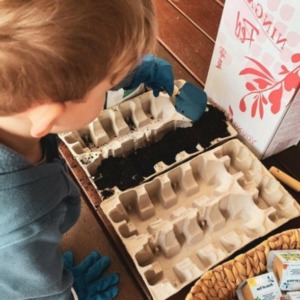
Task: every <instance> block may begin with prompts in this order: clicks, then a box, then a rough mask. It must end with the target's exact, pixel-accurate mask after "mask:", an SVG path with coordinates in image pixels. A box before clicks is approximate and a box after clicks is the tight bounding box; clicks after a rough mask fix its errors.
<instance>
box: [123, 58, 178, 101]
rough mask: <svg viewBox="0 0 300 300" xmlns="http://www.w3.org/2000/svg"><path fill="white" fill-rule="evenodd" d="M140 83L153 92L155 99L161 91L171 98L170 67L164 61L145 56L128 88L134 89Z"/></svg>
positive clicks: (172, 82) (171, 73) (171, 81)
mask: <svg viewBox="0 0 300 300" xmlns="http://www.w3.org/2000/svg"><path fill="white" fill-rule="evenodd" d="M142 83H144V84H145V85H146V86H147V87H149V88H151V89H152V90H153V95H154V96H155V97H157V96H158V95H159V92H160V91H162V90H164V91H166V92H167V93H168V94H169V95H170V96H172V94H173V89H174V75H173V70H172V66H171V65H170V64H169V63H168V62H167V61H166V60H164V59H161V58H157V57H154V56H153V55H151V54H149V55H146V56H145V57H144V59H143V61H142V62H141V64H140V65H139V66H138V67H137V69H136V72H135V74H134V77H133V80H132V83H131V85H130V87H129V88H136V87H138V86H139V85H140V84H142Z"/></svg>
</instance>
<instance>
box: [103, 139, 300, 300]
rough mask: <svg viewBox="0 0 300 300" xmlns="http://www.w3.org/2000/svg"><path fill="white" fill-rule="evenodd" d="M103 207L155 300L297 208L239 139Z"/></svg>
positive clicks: (299, 209) (292, 214)
mask: <svg viewBox="0 0 300 300" xmlns="http://www.w3.org/2000/svg"><path fill="white" fill-rule="evenodd" d="M100 206H101V209H102V210H103V212H104V213H105V215H106V216H107V218H108V219H109V220H110V222H111V224H112V226H113V227H114V229H115V231H116V233H117V234H118V236H119V237H120V239H121V240H122V242H123V243H124V245H125V247H126V249H127V251H128V253H129V254H130V256H131V258H132V260H133V261H134V264H135V266H136V268H137V269H138V271H139V273H140V274H141V276H142V278H143V280H144V282H145V284H146V286H147V287H148V289H149V291H150V293H151V295H152V297H153V299H157V300H162V299H166V298H168V297H170V296H171V295H173V294H175V293H176V292H178V291H179V290H180V289H181V288H182V287H184V286H185V285H187V284H188V283H191V282H192V281H194V280H195V279H197V278H199V277H200V276H201V275H202V274H204V273H205V272H206V271H207V270H208V269H210V268H211V267H213V266H214V265H216V264H218V263H219V262H221V261H222V260H223V259H225V258H227V257H228V256H230V254H232V253H233V252H235V251H236V250H238V249H240V248H241V247H243V246H245V245H246V244H248V243H249V242H250V241H253V240H254V239H256V238H258V237H261V236H264V235H265V234H267V233H269V232H271V231H272V230H274V229H275V228H277V227H279V226H280V225H282V224H283V223H285V222H287V221H288V220H289V219H292V218H294V217H297V216H299V215H300V207H299V205H298V204H297V202H296V201H295V200H294V198H293V197H292V196H291V195H290V194H289V193H288V192H287V191H286V190H285V189H284V188H283V187H282V185H281V184H280V183H279V182H278V181H277V180H276V179H275V178H274V177H273V176H272V175H271V174H270V173H269V172H268V170H267V169H266V168H265V167H264V166H263V165H262V164H261V162H260V161H259V160H258V159H257V158H256V157H255V156H254V155H253V154H252V153H251V152H250V150H249V149H248V148H247V147H246V146H245V145H244V144H242V143H241V142H240V141H239V140H237V139H232V140H230V141H228V142H226V143H224V144H222V145H220V146H218V147H216V148H214V149H212V150H209V151H207V152H204V153H201V154H199V155H198V156H195V157H193V158H192V159H190V160H189V161H187V162H184V163H182V164H180V165H178V166H176V167H174V168H173V169H171V170H169V171H167V172H165V173H163V174H160V175H158V176H157V177H156V178H154V179H153V180H151V181H149V182H146V183H144V184H141V185H139V186H138V187H135V188H133V189H129V190H127V191H124V192H121V193H120V194H117V195H115V196H113V197H111V198H109V199H108V200H106V201H103V202H101V204H100Z"/></svg>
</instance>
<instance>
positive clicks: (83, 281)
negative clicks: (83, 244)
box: [63, 251, 119, 300]
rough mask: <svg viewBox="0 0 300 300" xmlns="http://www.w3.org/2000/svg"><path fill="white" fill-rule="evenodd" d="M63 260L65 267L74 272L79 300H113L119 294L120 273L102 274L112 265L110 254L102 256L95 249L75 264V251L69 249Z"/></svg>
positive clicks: (75, 287)
mask: <svg viewBox="0 0 300 300" xmlns="http://www.w3.org/2000/svg"><path fill="white" fill-rule="evenodd" d="M63 260H64V267H65V268H66V269H67V270H69V271H70V272H71V273H72V274H73V277H74V283H73V288H74V289H75V291H76V293H77V295H78V298H79V300H111V299H114V298H115V297H116V296H117V294H118V292H119V289H118V287H117V283H118V282H119V275H118V274H116V273H113V274H107V275H103V276H102V273H103V272H104V271H105V270H106V269H107V268H108V266H109V265H110V258H109V257H108V256H101V255H100V254H99V253H98V252H95V251H94V252H91V253H90V254H89V255H88V256H87V257H86V258H85V259H84V260H83V261H82V262H81V263H80V264H78V265H77V266H74V256H73V253H72V252H71V251H68V252H66V253H64V255H63Z"/></svg>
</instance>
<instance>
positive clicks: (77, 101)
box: [0, 0, 173, 300]
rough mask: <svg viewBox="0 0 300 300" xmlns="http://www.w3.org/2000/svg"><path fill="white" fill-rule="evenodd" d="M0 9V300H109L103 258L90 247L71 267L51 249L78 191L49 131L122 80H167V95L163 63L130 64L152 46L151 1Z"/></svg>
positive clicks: (155, 83) (85, 118) (93, 0)
mask: <svg viewBox="0 0 300 300" xmlns="http://www.w3.org/2000/svg"><path fill="white" fill-rule="evenodd" d="M0 15H1V18H0V205H1V206H0V207H1V210H0V298H1V299H5V300H9V299H17V300H20V299H77V298H76V297H77V296H78V298H79V299H80V300H81V299H91V300H92V299H94V300H97V299H98V300H99V299H102V300H103V299H113V298H114V297H115V296H116V295H117V293H118V288H117V286H116V285H117V283H118V280H119V278H118V275H117V274H110V275H106V276H103V277H101V275H102V272H103V271H104V270H105V269H106V268H107V267H108V265H109V258H108V257H101V256H100V255H99V254H98V253H96V252H94V253H92V254H91V255H89V256H88V257H87V258H86V259H85V260H84V261H83V262H82V263H81V264H80V265H78V266H73V257H72V254H71V253H66V254H65V256H64V257H63V256H62V255H61V253H60V251H59V243H60V240H61V237H62V235H63V234H64V233H65V232H66V231H67V230H69V229H70V227H72V226H73V225H74V223H75V222H76V220H77V218H78V216H79V213H80V193H79V190H78V188H77V186H76V185H75V183H74V182H72V181H71V180H70V179H69V177H68V173H67V169H66V166H65V164H64V162H63V161H62V160H61V159H60V157H59V155H58V151H57V142H56V136H55V134H57V133H60V132H64V131H72V130H77V129H79V128H81V127H83V126H85V125H86V124H87V123H89V122H91V121H92V120H93V119H94V118H96V117H97V115H98V114H99V112H100V110H101V109H102V107H103V104H104V98H105V94H106V92H107V91H108V90H109V89H112V88H113V87H114V86H116V85H117V86H118V87H119V86H120V85H119V83H120V82H123V84H125V85H128V86H130V87H134V86H136V85H138V84H140V83H141V82H142V81H143V82H146V84H148V85H149V86H150V87H151V86H152V87H154V88H155V90H156V91H157V89H160V86H161V81H164V80H166V82H167V83H166V85H165V89H166V90H167V91H168V93H169V94H172V91H173V86H172V85H173V80H172V79H173V77H172V71H171V69H170V66H169V65H168V64H166V63H165V62H164V61H162V60H158V61H155V59H153V57H152V65H151V66H155V68H149V65H148V62H147V61H146V63H144V62H143V63H142V64H141V65H140V68H137V69H135V68H136V67H137V66H138V64H139V63H140V61H141V60H142V58H143V57H144V55H145V54H147V53H151V52H152V51H153V49H154V47H155V41H156V22H155V14H154V10H153V5H152V3H151V0H139V1H137V0H108V1H107V0H61V1H58V0H26V1H25V0H23V1H22V0H21V1H20V0H2V1H0ZM150 58H151V57H150ZM148 59H149V57H147V60H148ZM160 67H162V68H161V69H160ZM132 70H135V71H136V72H132ZM129 73H130V74H131V76H130V78H131V79H130V80H129V81H128V79H126V80H125V81H123V79H124V77H126V75H127V74H129ZM136 75H139V76H136ZM72 287H73V289H72ZM74 290H75V291H74ZM76 294H77V296H76Z"/></svg>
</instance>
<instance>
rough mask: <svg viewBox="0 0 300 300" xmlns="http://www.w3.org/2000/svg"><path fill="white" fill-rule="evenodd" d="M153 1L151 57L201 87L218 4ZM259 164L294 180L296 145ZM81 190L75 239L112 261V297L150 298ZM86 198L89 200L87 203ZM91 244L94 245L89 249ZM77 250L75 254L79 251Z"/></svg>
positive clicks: (91, 195)
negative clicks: (115, 287)
mask: <svg viewBox="0 0 300 300" xmlns="http://www.w3.org/2000/svg"><path fill="white" fill-rule="evenodd" d="M154 3H155V5H156V8H157V12H158V20H159V45H158V51H157V55H158V56H159V57H162V58H165V59H167V60H168V61H169V62H171V64H172V65H173V68H174V74H175V78H176V79H184V80H186V81H190V82H193V83H194V84H196V85H198V86H200V87H203V86H204V85H205V80H206V76H207V72H208V68H209V63H210V59H211V55H212V51H213V47H214V42H215V38H216V35H217V30H218V26H219V22H220V18H221V15H222V10H223V4H224V0H201V1H200V0H154ZM60 148H61V152H62V153H63V155H64V156H65V157H67V158H68V159H67V160H68V163H69V167H70V170H71V171H72V172H75V173H76V174H77V175H76V177H77V178H78V182H79V184H81V183H82V182H84V180H83V179H82V178H80V176H85V174H84V173H83V174H82V175H78V170H79V169H78V168H79V167H78V164H77V163H76V161H75V160H73V159H72V157H71V156H70V153H69V151H68V149H67V148H66V147H65V146H64V145H61V147H60ZM263 163H264V164H265V166H266V167H270V166H271V165H274V166H277V167H279V168H280V169H282V170H283V171H285V172H287V173H289V174H290V175H293V176H294V177H295V178H296V179H298V180H300V144H299V145H298V146H294V147H291V148H290V149H287V150H286V151H284V152H282V153H281V154H279V155H276V156H274V157H271V158H268V159H266V160H265V161H263ZM79 173H80V171H79ZM286 189H287V190H288V191H289V192H290V193H291V194H292V195H293V196H294V197H295V199H297V201H298V202H299V203H300V194H299V193H296V192H294V191H292V190H291V189H289V188H288V187H286ZM83 190H84V193H83V199H84V203H83V204H84V207H83V214H86V215H87V217H86V219H84V220H83V221H81V223H80V224H79V225H78V227H77V228H80V231H82V230H83V228H84V230H85V231H86V232H84V234H83V237H82V240H81V241H83V243H86V242H87V241H86V240H85V239H87V238H88V239H94V240H89V241H88V242H90V243H91V247H94V248H95V247H96V248H97V247H98V248H101V249H100V250H99V251H100V252H102V253H103V252H104V253H105V254H107V255H109V256H110V257H111V258H112V266H111V269H113V270H114V269H115V270H117V271H118V272H119V273H120V276H121V282H120V285H119V287H120V293H119V296H118V298H117V299H121V300H127V299H128V300H129V299H130V300H140V299H151V297H150V294H149V292H148V291H147V289H146V287H145V284H144V283H143V281H142V279H141V277H140V275H139V274H138V273H137V271H136V270H135V268H133V263H130V260H131V259H130V257H129V255H128V254H127V252H126V251H125V249H124V246H123V245H122V243H121V241H120V240H119V239H118V237H117V235H116V234H115V233H114V229H113V228H112V226H111V224H110V223H109V221H108V220H107V219H106V217H105V216H104V215H103V213H102V212H101V211H100V210H97V208H98V206H99V203H100V201H101V200H100V199H99V196H98V195H96V194H95V192H94V191H93V189H92V188H91V187H89V186H85V187H84V189H83ZM90 199H93V202H92V203H91V201H90ZM90 213H91V214H92V215H93V216H94V218H95V220H96V223H97V224H96V225H95V224H94V223H91V225H90V224H89V225H88V226H87V225H86V222H89V221H90V219H91V218H92V216H90V215H89V214H90ZM93 222H95V221H93ZM89 226H90V227H89ZM87 227H88V228H87ZM299 227H300V218H297V219H293V220H291V221H289V222H288V223H286V224H285V225H283V226H281V227H280V228H278V229H276V230H275V231H273V232H271V233H270V234H268V235H267V236H264V237H263V238H260V239H257V240H255V241H254V242H252V243H251V244H249V245H247V246H246V247H244V248H243V249H241V250H240V251H238V252H236V253H234V254H233V255H232V256H231V257H229V258H228V260H229V259H231V258H233V257H234V256H236V255H237V254H240V253H243V252H245V251H247V250H248V249H251V248H253V247H254V246H255V245H257V244H259V243H260V242H261V241H262V240H264V239H266V238H267V237H268V236H270V235H273V234H275V233H277V232H281V231H283V230H286V229H291V228H299ZM76 234H77V235H78V233H77V232H76V229H75V234H74V235H75V236H76ZM81 234H82V233H81ZM95 240H97V241H95ZM96 242H97V243H98V244H96V246H95V243H96ZM77 243H78V238H77ZM71 244H72V242H71ZM72 247H74V249H73V250H74V252H75V253H76V246H74V245H73V246H72V245H71V248H72ZM77 248H78V245H77ZM78 251H79V250H77V253H79V252H78ZM111 269H110V270H111ZM193 284H194V283H192V284H190V285H188V286H186V287H185V288H183V289H182V290H181V291H179V292H178V293H177V294H176V295H174V296H172V297H170V298H169V299H170V300H182V299H184V298H185V296H186V295H187V293H188V292H189V290H190V288H191V286H192V285H193Z"/></svg>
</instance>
